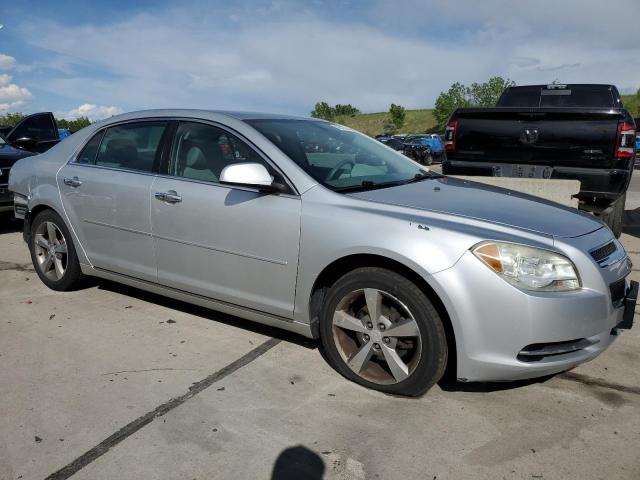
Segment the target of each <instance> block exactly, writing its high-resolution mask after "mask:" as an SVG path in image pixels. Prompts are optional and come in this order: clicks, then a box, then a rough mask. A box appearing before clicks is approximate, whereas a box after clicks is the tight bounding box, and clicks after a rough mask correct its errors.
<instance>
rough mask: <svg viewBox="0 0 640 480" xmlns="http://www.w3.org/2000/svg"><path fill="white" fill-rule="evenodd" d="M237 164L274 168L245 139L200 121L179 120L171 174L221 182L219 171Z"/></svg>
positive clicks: (191, 178)
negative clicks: (255, 164) (252, 164)
mask: <svg viewBox="0 0 640 480" xmlns="http://www.w3.org/2000/svg"><path fill="white" fill-rule="evenodd" d="M234 163H259V164H261V165H264V166H265V167H266V168H267V170H271V167H270V166H269V165H268V164H267V163H266V162H265V161H264V160H263V159H262V157H260V155H258V154H257V153H256V152H255V151H254V150H253V149H252V148H251V147H249V146H248V145H247V144H246V143H245V142H243V141H242V140H240V139H239V138H238V137H236V136H235V135H232V134H230V133H229V132H227V131H225V130H223V129H221V128H218V127H214V126H212V125H206V124H203V123H197V122H180V124H179V126H178V130H177V131H176V136H175V139H174V141H173V148H172V152H171V163H170V165H169V175H172V176H175V177H182V178H187V179H190V180H200V181H205V182H212V183H218V182H219V180H220V173H221V172H222V169H223V168H224V167H226V166H227V165H232V164H234Z"/></svg>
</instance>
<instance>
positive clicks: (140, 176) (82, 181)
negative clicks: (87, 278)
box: [58, 121, 166, 282]
mask: <svg viewBox="0 0 640 480" xmlns="http://www.w3.org/2000/svg"><path fill="white" fill-rule="evenodd" d="M165 127H166V122H159V121H148V122H136V123H126V124H122V125H116V126H113V127H110V128H108V129H106V131H100V132H98V133H97V134H96V135H95V136H94V137H93V138H92V139H91V140H90V141H89V143H88V144H87V145H86V146H85V148H84V149H83V150H82V151H81V152H80V154H79V155H78V157H77V158H76V159H75V160H74V161H73V162H71V163H69V164H67V165H65V166H64V167H63V168H62V169H61V170H60V172H59V173H58V185H59V187H60V190H61V192H62V201H63V204H64V207H65V211H66V213H67V215H69V217H70V220H71V225H73V226H74V228H75V232H76V235H77V236H78V239H79V240H80V243H81V245H82V247H83V248H84V250H85V252H86V254H87V257H88V258H89V260H90V261H91V263H92V265H93V266H94V267H98V268H102V269H105V270H109V271H112V272H117V273H121V274H125V275H129V276H132V277H136V278H140V279H143V280H148V281H153V282H155V281H156V279H157V276H156V266H155V258H154V252H153V240H152V238H151V221H150V208H151V207H150V200H149V192H150V191H151V185H152V183H153V180H154V178H155V177H154V172H155V171H156V169H157V166H158V165H159V156H160V152H161V148H160V144H161V138H162V134H163V132H164V129H165Z"/></svg>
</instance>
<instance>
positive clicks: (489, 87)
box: [469, 77, 516, 107]
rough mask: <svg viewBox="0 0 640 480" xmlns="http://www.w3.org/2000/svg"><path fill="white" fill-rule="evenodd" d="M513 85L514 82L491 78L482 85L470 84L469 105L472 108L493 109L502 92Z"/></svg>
mask: <svg viewBox="0 0 640 480" xmlns="http://www.w3.org/2000/svg"><path fill="white" fill-rule="evenodd" d="M515 84H516V82H514V81H512V80H509V79H508V78H507V79H504V78H502V77H492V78H490V79H489V80H488V81H486V82H484V83H472V84H471V88H469V93H470V94H471V104H472V105H473V106H474V107H495V105H496V102H497V101H498V99H499V98H500V95H502V92H504V91H505V89H506V88H508V87H513V86H514V85H515Z"/></svg>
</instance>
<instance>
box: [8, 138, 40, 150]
mask: <svg viewBox="0 0 640 480" xmlns="http://www.w3.org/2000/svg"><path fill="white" fill-rule="evenodd" d="M13 144H14V145H15V146H16V147H18V148H22V149H24V150H33V149H34V148H36V146H37V145H38V140H36V139H35V138H32V137H20V138H16V139H15V140H14V141H13Z"/></svg>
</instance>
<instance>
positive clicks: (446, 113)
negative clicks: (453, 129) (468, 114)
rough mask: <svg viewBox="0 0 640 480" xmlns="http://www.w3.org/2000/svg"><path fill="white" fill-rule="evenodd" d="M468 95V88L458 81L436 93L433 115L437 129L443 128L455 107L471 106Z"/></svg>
mask: <svg viewBox="0 0 640 480" xmlns="http://www.w3.org/2000/svg"><path fill="white" fill-rule="evenodd" d="M469 96H470V95H469V88H468V87H465V86H464V85H463V84H461V83H460V82H456V83H454V84H453V85H451V86H450V87H449V90H447V91H446V92H441V93H440V95H438V98H437V99H436V105H435V108H434V110H433V116H434V118H435V119H436V126H437V127H438V129H439V130H442V129H444V127H445V125H446V124H447V122H448V121H449V117H450V116H451V114H452V113H453V112H454V111H455V109H456V108H464V107H470V106H471V101H470V99H469Z"/></svg>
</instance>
